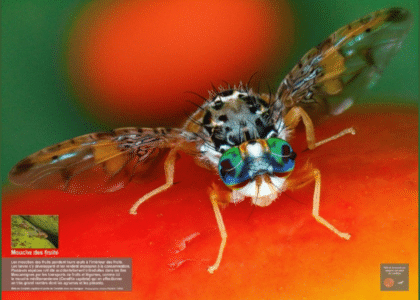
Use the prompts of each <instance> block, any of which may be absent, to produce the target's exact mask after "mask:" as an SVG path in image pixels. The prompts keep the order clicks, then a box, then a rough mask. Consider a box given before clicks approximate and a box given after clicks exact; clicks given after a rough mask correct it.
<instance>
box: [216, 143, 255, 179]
mask: <svg viewBox="0 0 420 300" xmlns="http://www.w3.org/2000/svg"><path fill="white" fill-rule="evenodd" d="M219 175H220V178H222V180H223V182H224V183H225V184H226V185H227V186H233V185H236V184H240V183H242V182H244V181H246V180H248V179H249V173H248V172H247V164H244V160H243V159H242V156H241V151H240V150H239V148H238V147H232V148H230V149H229V150H227V151H226V152H225V153H223V155H222V157H221V158H220V160H219Z"/></svg>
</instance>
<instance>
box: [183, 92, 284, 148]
mask: <svg viewBox="0 0 420 300" xmlns="http://www.w3.org/2000/svg"><path fill="white" fill-rule="evenodd" d="M270 109H271V108H270V104H269V97H268V96H265V95H259V94H255V93H253V92H252V91H251V90H247V89H242V88H238V89H228V90H224V91H221V92H218V93H213V95H212V97H211V98H210V99H208V100H207V102H206V103H205V104H204V105H203V106H202V107H200V108H199V110H197V112H196V113H195V114H193V115H192V117H191V118H190V120H189V121H188V122H187V123H186V124H185V126H184V129H186V130H189V131H192V132H200V133H202V134H203V135H205V136H207V137H208V139H209V141H210V143H211V145H210V146H211V147H212V148H214V150H215V151H217V152H220V153H222V152H223V151H226V150H228V149H229V148H231V147H232V146H238V145H240V144H241V143H243V142H245V141H249V140H255V139H267V138H269V137H273V136H276V137H278V136H279V128H281V130H283V129H285V128H284V126H278V124H273V122H272V120H271V112H270Z"/></svg>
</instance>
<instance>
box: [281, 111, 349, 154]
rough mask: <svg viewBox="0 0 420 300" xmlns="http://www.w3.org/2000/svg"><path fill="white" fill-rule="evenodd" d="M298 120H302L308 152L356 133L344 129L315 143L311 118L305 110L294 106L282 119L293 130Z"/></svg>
mask: <svg viewBox="0 0 420 300" xmlns="http://www.w3.org/2000/svg"><path fill="white" fill-rule="evenodd" d="M300 120H302V122H303V124H304V125H305V131H306V140H307V142H308V148H309V149H310V150H312V149H314V148H316V147H318V146H321V145H322V144H325V143H328V142H330V141H333V140H336V139H338V138H340V137H342V136H343V135H346V134H349V133H351V134H353V135H354V134H356V131H355V130H354V128H353V127H351V128H347V129H344V130H343V131H341V132H339V133H337V134H335V135H333V136H331V137H329V138H327V139H325V140H322V141H319V142H315V131H314V124H313V123H312V120H311V118H310V117H309V115H308V114H307V113H306V112H305V110H304V109H303V108H302V107H299V106H295V107H293V108H292V109H290V111H289V112H288V113H287V114H286V116H285V117H284V121H285V123H286V125H287V126H288V127H290V128H295V127H296V126H297V125H298V124H299V122H300Z"/></svg>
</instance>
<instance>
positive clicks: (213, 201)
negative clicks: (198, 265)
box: [207, 183, 227, 274]
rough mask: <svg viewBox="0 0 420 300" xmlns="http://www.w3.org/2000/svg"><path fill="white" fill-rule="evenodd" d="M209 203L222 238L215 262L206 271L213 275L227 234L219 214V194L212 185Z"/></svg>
mask: <svg viewBox="0 0 420 300" xmlns="http://www.w3.org/2000/svg"><path fill="white" fill-rule="evenodd" d="M210 201H211V205H212V206H213V211H214V214H215V216H216V221H217V226H218V227H219V232H220V237H221V238H222V242H221V243H220V247H219V253H218V254H217V258H216V262H215V263H214V264H213V265H212V266H210V267H209V268H208V269H207V271H209V273H210V274H213V272H214V271H216V270H217V268H219V265H220V262H221V261H222V256H223V251H224V249H225V246H226V240H227V232H226V228H225V224H224V222H223V218H222V214H221V213H220V208H219V201H220V194H219V192H218V189H217V188H216V186H215V184H214V183H213V187H212V189H211V191H210Z"/></svg>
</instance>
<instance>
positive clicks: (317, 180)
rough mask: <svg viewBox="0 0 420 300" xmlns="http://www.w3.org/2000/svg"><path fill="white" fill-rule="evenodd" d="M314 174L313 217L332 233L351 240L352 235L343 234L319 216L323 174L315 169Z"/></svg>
mask: <svg viewBox="0 0 420 300" xmlns="http://www.w3.org/2000/svg"><path fill="white" fill-rule="evenodd" d="M312 174H313V176H314V180H315V190H314V199H313V207H312V215H313V216H314V218H315V220H317V221H318V222H319V223H321V224H322V225H324V226H325V227H327V228H328V229H330V230H331V231H332V232H334V233H335V234H337V235H338V236H339V237H341V238H343V239H346V240H349V239H350V234H348V233H345V232H341V231H339V230H338V229H337V228H335V227H334V226H333V225H331V224H330V223H329V222H328V221H327V220H325V219H324V218H323V217H321V216H320V215H319V204H320V196H321V172H320V171H319V170H318V169H313V170H312Z"/></svg>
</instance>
